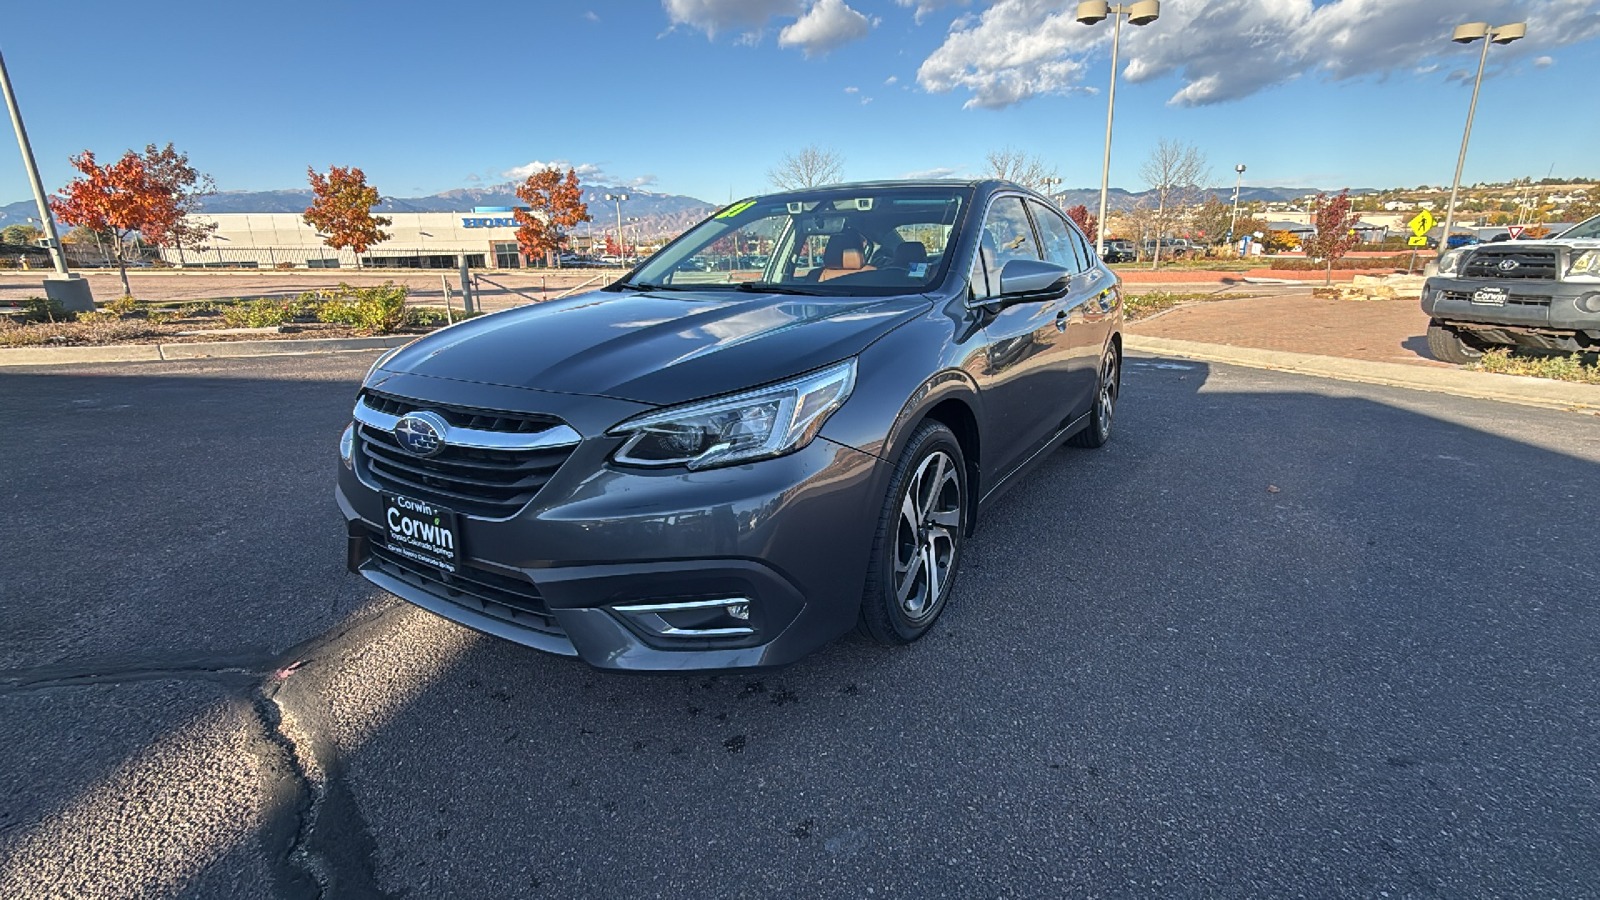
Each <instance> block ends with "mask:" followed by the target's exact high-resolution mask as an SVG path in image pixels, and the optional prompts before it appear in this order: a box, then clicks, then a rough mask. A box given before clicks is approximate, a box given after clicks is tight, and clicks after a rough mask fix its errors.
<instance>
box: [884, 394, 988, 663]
mask: <svg viewBox="0 0 1600 900" xmlns="http://www.w3.org/2000/svg"><path fill="white" fill-rule="evenodd" d="M967 502H968V501H967V468H966V457H965V456H963V455H962V453H961V444H960V442H958V441H957V440H956V436H955V434H954V433H953V432H951V431H950V429H949V428H946V427H945V426H944V425H943V424H941V423H939V422H927V423H924V424H923V425H922V427H920V428H918V429H917V431H916V433H915V434H913V435H912V436H911V440H910V442H908V443H907V445H906V449H905V452H903V453H901V454H900V462H899V464H898V465H896V466H895V472H894V477H893V478H892V479H890V483H889V491H888V495H887V497H886V498H885V502H884V505H883V511H882V513H881V514H880V517H879V520H878V533H877V536H876V537H875V538H874V540H873V547H872V559H871V561H870V562H869V563H868V568H867V587H866V593H865V594H864V595H863V597H862V598H861V620H860V623H859V626H860V630H861V632H862V633H864V634H866V635H867V636H868V637H871V638H873V639H874V640H876V641H878V642H879V643H883V644H909V643H911V642H912V641H914V640H916V639H917V638H920V637H922V636H923V635H924V634H927V633H928V630H929V629H931V628H932V627H933V623H934V621H935V620H937V619H938V618H939V614H940V613H941V612H943V611H944V607H945V603H946V602H947V601H948V600H949V599H950V590H951V586H952V584H953V583H954V582H955V576H956V571H957V569H958V568H959V566H960V563H961V546H962V542H963V533H962V529H963V524H964V523H965V522H966V512H967Z"/></svg>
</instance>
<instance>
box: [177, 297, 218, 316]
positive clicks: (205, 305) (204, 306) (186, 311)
mask: <svg viewBox="0 0 1600 900" xmlns="http://www.w3.org/2000/svg"><path fill="white" fill-rule="evenodd" d="M216 311H217V304H216V303H215V302H213V301H211V300H191V301H190V302H188V303H185V304H184V305H183V315H184V317H185V318H188V317H190V316H206V315H210V314H211V313H214V312H216Z"/></svg>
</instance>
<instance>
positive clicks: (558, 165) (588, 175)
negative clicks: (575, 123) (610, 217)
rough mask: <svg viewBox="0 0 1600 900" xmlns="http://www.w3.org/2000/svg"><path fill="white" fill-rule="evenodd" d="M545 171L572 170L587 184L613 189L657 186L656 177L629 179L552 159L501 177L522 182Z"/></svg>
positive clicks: (519, 167)
mask: <svg viewBox="0 0 1600 900" xmlns="http://www.w3.org/2000/svg"><path fill="white" fill-rule="evenodd" d="M545 169H558V170H560V171H561V172H562V173H563V174H564V173H565V172H566V171H567V170H568V169H571V170H572V171H573V172H575V173H577V175H578V180H579V181H581V182H583V183H585V184H604V185H609V186H611V187H644V186H645V185H648V184H655V181H656V176H654V175H640V176H638V177H636V178H628V177H625V176H622V175H615V174H612V173H610V172H607V171H605V169H603V168H601V167H600V166H599V165H597V164H595V163H574V162H571V161H569V160H565V159H552V160H550V161H548V162H544V161H541V160H534V161H532V162H530V163H527V164H525V165H520V166H516V167H514V168H511V169H507V170H506V171H504V172H501V173H500V177H502V178H509V179H511V180H513V181H522V180H523V179H525V178H527V177H528V176H529V175H532V174H533V173H535V172H543V171H544V170H545Z"/></svg>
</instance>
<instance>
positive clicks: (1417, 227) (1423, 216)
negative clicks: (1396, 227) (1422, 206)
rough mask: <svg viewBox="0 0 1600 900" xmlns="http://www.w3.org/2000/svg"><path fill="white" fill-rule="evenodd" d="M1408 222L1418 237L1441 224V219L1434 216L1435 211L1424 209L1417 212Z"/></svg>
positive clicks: (1412, 231)
mask: <svg viewBox="0 0 1600 900" xmlns="http://www.w3.org/2000/svg"><path fill="white" fill-rule="evenodd" d="M1406 224H1408V225H1410V226H1411V233H1412V234H1414V235H1416V236H1417V237H1422V236H1423V235H1425V234H1427V233H1428V229H1430V228H1432V227H1433V226H1435V225H1437V224H1439V220H1438V219H1435V218H1434V217H1433V213H1431V212H1428V211H1427V210H1423V211H1422V212H1419V213H1417V217H1416V218H1414V219H1412V220H1411V221H1410V222H1408V223H1406Z"/></svg>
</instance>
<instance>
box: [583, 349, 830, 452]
mask: <svg viewBox="0 0 1600 900" xmlns="http://www.w3.org/2000/svg"><path fill="white" fill-rule="evenodd" d="M855 385H856V363H855V360H850V361H849V362H845V363H840V364H839V365H836V366H829V367H828V368H826V369H823V370H821V371H818V372H813V373H811V374H810V375H803V376H801V377H799V378H795V379H792V380H789V381H785V382H782V383H780V384H775V385H772V386H770V387H764V388H759V389H757V390H753V391H747V392H745V393H742V394H734V395H732V396H729V397H719V398H715V399H711V400H701V401H698V402H695V403H689V404H685V405H683V406H676V407H673V408H671V409H664V410H660V411H657V412H653V413H648V414H646V415H642V416H636V417H634V418H632V419H629V420H627V421H626V422H623V423H622V424H621V425H618V426H617V427H615V428H613V429H611V431H610V432H609V433H610V434H612V435H624V434H626V435H632V437H630V438H629V439H628V442H627V443H626V444H623V445H622V446H621V447H620V448H619V449H618V450H617V452H616V455H615V456H614V457H612V458H613V459H614V460H615V461H616V462H619V463H622V464H623V465H630V466H687V467H688V468H690V469H709V468H712V467H715V466H728V465H733V464H735V463H742V462H752V461H754V460H758V459H768V458H771V457H774V456H782V455H783V454H785V453H792V452H794V451H796V450H799V449H800V448H802V447H804V446H805V445H807V444H809V443H811V439H812V438H814V437H816V436H817V432H818V431H820V430H822V424H823V423H824V422H826V421H827V420H828V416H830V415H832V414H833V412H834V410H836V409H838V408H839V407H840V406H841V405H842V404H843V403H844V401H845V400H846V399H847V398H849V396H850V391H851V390H852V389H853V388H854V387H855Z"/></svg>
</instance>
